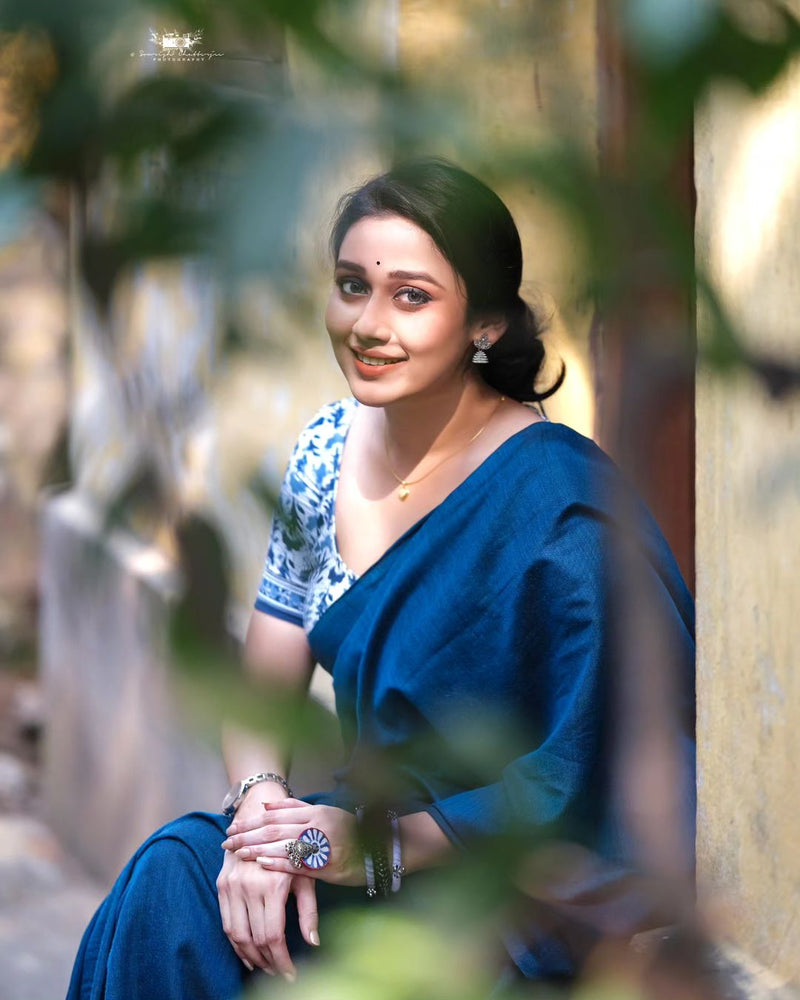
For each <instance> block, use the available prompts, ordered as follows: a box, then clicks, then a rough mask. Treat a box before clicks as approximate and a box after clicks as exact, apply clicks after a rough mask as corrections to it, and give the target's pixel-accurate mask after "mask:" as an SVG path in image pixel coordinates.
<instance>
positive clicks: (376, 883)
mask: <svg viewBox="0 0 800 1000" xmlns="http://www.w3.org/2000/svg"><path fill="white" fill-rule="evenodd" d="M355 813H356V819H357V820H358V834H359V844H360V847H361V853H362V854H363V857H364V873H365V876H366V883H367V896H369V897H370V899H372V898H374V897H375V896H377V895H378V894H379V893H380V895H382V896H388V895H389V893H390V892H397V890H398V889H399V888H400V876H401V875H402V873H403V867H402V865H401V864H400V839H399V825H398V820H397V813H395V812H394V811H393V810H391V809H389V810H385V809H375V808H367V807H365V806H356V810H355ZM387 845H391V855H390V853H389V848H388V846H387Z"/></svg>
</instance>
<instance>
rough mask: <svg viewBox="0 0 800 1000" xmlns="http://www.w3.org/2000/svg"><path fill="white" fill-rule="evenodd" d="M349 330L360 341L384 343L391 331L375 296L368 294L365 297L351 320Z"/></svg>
mask: <svg viewBox="0 0 800 1000" xmlns="http://www.w3.org/2000/svg"><path fill="white" fill-rule="evenodd" d="M351 330H352V332H353V335H354V336H355V337H358V339H359V340H360V341H362V342H367V341H369V342H379V343H385V342H386V341H387V340H389V338H390V337H391V335H392V332H391V330H390V329H389V328H388V326H387V325H386V323H385V320H384V315H383V310H382V309H381V305H380V302H379V301H378V299H377V296H375V295H370V296H368V297H366V298H365V300H364V305H363V307H362V309H361V312H360V313H359V314H358V317H357V318H356V319H355V321H354V322H353V324H352V326H351Z"/></svg>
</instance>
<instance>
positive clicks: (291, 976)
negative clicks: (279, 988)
mask: <svg viewBox="0 0 800 1000" xmlns="http://www.w3.org/2000/svg"><path fill="white" fill-rule="evenodd" d="M283 978H284V979H285V980H286V982H287V983H294V982H296V981H297V973H296V972H284V974H283Z"/></svg>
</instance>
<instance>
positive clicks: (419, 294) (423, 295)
mask: <svg viewBox="0 0 800 1000" xmlns="http://www.w3.org/2000/svg"><path fill="white" fill-rule="evenodd" d="M395 298H399V299H401V301H403V302H405V303H406V304H407V305H410V306H424V305H425V303H426V302H430V300H431V297H430V295H428V293H427V292H423V291H422V289H421V288H401V289H400V290H399V291H398V292H397V293H396V294H395Z"/></svg>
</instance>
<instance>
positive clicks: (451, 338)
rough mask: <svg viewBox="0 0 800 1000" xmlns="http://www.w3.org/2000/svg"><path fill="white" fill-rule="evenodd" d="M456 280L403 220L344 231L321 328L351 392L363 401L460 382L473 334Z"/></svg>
mask: <svg viewBox="0 0 800 1000" xmlns="http://www.w3.org/2000/svg"><path fill="white" fill-rule="evenodd" d="M466 316H467V300H466V295H465V293H464V290H463V288H462V286H461V283H460V281H459V280H458V277H457V275H456V273H455V271H454V270H453V268H452V267H451V265H450V264H449V262H448V261H447V260H446V259H445V258H444V257H443V256H442V254H441V253H440V251H439V250H438V248H437V247H436V244H435V243H434V242H433V240H432V239H431V238H430V236H428V234H427V233H426V232H425V231H424V230H422V229H420V228H419V227H418V226H416V225H414V223H413V222H410V221H409V220H408V219H404V218H402V217H400V216H397V215H385V216H378V217H371V218H365V219H361V220H360V221H359V222H356V223H355V224H354V225H353V226H351V227H350V229H349V230H348V231H347V234H346V235H345V238H344V240H343V242H342V246H341V249H340V250H339V257H338V260H337V261H336V266H335V271H334V286H333V289H332V291H331V294H330V298H329V299H328V307H327V309H326V311H325V325H326V326H327V328H328V333H329V334H330V337H331V342H332V344H333V350H334V353H335V355H336V360H337V361H338V362H339V365H340V367H341V369H342V371H343V372H344V374H345V377H346V378H347V381H348V383H349V385H350V389H351V391H352V393H353V395H354V396H355V397H356V398H357V399H358V400H359V401H360V402H361V403H364V404H366V405H368V406H384V405H386V404H387V403H391V402H393V401H396V400H399V399H407V398H410V397H413V396H419V395H420V394H428V393H437V392H441V391H443V390H444V391H446V390H447V389H451V388H453V387H455V386H456V383H457V381H458V382H459V383H461V384H463V380H464V377H465V376H464V373H465V361H466V358H467V356H468V350H469V347H470V342H471V339H472V334H473V333H474V331H472V330H471V328H470V327H469V326H468V324H467V321H466Z"/></svg>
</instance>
